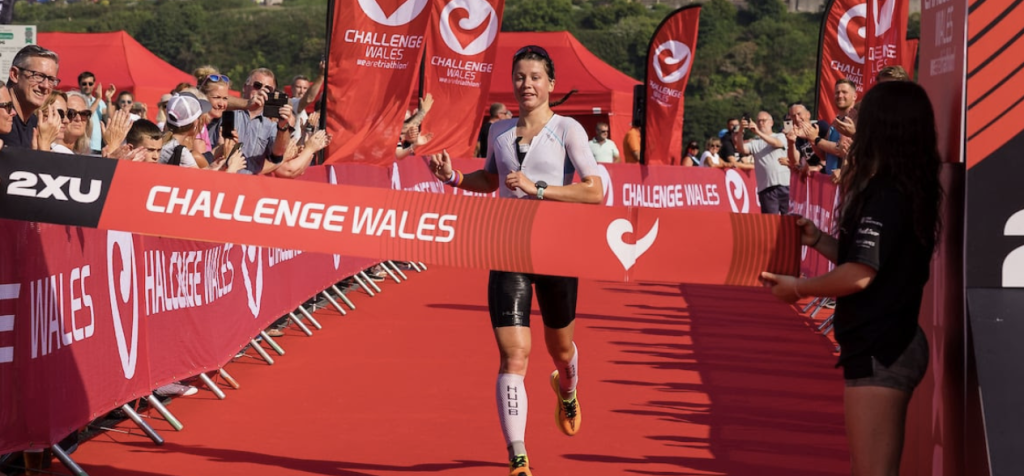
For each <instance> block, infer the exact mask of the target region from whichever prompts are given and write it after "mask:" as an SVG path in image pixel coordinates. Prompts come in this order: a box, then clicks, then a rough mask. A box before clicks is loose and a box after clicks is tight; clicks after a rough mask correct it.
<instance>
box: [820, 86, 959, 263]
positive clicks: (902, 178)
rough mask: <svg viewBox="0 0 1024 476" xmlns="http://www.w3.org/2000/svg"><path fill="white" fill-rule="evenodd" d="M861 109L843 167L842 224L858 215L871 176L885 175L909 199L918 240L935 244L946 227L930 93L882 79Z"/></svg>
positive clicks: (927, 243)
mask: <svg viewBox="0 0 1024 476" xmlns="http://www.w3.org/2000/svg"><path fill="white" fill-rule="evenodd" d="M859 113H860V114H859V116H858V118H857V133H856V136H855V137H854V139H853V144H852V145H851V146H850V151H849V153H848V154H847V158H846V164H845V165H844V166H843V173H842V182H841V185H840V189H841V198H840V200H841V202H840V204H839V215H840V216H839V223H843V222H844V219H845V218H847V217H856V216H858V215H860V211H861V209H862V208H863V205H864V204H863V194H862V193H860V192H862V191H863V190H864V189H865V188H866V187H867V186H868V183H869V182H871V180H872V179H875V178H878V179H885V180H889V181H891V183H893V184H895V186H896V188H897V189H898V190H899V191H900V193H902V194H903V196H904V197H905V199H906V200H909V202H910V209H911V213H912V219H913V230H914V233H915V235H916V236H917V239H918V240H919V241H920V242H921V244H923V245H925V246H932V245H934V244H935V243H936V242H937V239H938V235H939V231H940V230H941V228H942V222H941V219H940V215H939V209H940V207H941V205H942V197H943V192H942V184H941V183H940V182H939V169H940V167H941V165H942V159H941V157H940V156H939V149H938V140H937V138H936V133H935V115H934V113H933V112H932V104H931V101H929V100H928V94H927V93H925V91H924V89H923V88H921V86H918V85H917V84H915V83H912V82H909V81H888V82H884V83H879V84H876V85H875V86H874V87H873V88H871V90H870V91H868V93H867V94H866V95H865V96H864V100H863V101H862V102H861V104H860V110H859Z"/></svg>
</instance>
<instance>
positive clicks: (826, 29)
mask: <svg viewBox="0 0 1024 476" xmlns="http://www.w3.org/2000/svg"><path fill="white" fill-rule="evenodd" d="M908 5H909V2H908V1H907V0H868V1H864V0H831V1H830V2H829V4H828V7H827V9H826V11H827V12H828V14H827V15H826V16H825V18H824V21H823V23H822V29H821V50H820V55H819V56H820V63H819V65H818V91H817V95H816V97H817V102H818V118H819V119H823V120H826V121H831V120H832V119H833V118H835V117H836V108H835V101H834V100H833V96H834V92H835V84H836V81H838V80H840V79H843V78H846V79H849V80H850V81H853V82H854V83H855V84H856V85H857V95H858V96H859V97H864V93H866V92H867V91H868V90H869V89H871V86H874V84H875V76H876V75H877V74H878V71H879V70H881V69H882V68H884V67H886V66H891V65H900V66H903V67H904V69H906V70H907V71H913V63H910V62H911V61H913V59H912V58H907V54H906V46H905V45H906V41H907V40H906V36H907V15H908V8H909V7H908ZM907 63H909V64H907Z"/></svg>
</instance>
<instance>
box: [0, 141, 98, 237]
mask: <svg viewBox="0 0 1024 476" xmlns="http://www.w3.org/2000/svg"><path fill="white" fill-rule="evenodd" d="M117 167H118V161H116V160H110V159H104V158H101V157H86V156H74V157H69V156H67V155H64V154H55V153H52V152H42V151H38V150H29V149H19V148H16V147H4V148H3V150H0V217H2V218H11V219H15V220H27V221H38V222H46V223H56V224H61V225H75V226H85V227H93V228H95V227H96V225H97V224H98V223H99V220H100V215H101V214H102V212H103V204H104V203H105V202H106V199H107V193H108V191H109V189H110V183H111V179H113V177H114V170H115V169H116V168H117Z"/></svg>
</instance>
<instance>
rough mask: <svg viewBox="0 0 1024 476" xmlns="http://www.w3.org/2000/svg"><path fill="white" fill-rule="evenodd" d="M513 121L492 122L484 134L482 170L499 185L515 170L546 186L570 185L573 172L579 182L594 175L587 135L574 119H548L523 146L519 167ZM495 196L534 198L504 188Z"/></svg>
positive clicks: (554, 116)
mask: <svg viewBox="0 0 1024 476" xmlns="http://www.w3.org/2000/svg"><path fill="white" fill-rule="evenodd" d="M516 121H518V119H515V118H513V119H505V120H502V121H498V122H495V123H494V124H491V130H490V132H488V134H487V142H488V143H489V144H490V147H488V148H487V159H486V162H484V170H486V171H487V172H490V173H492V174H497V175H498V177H499V179H500V181H501V182H502V183H504V180H505V177H506V176H507V175H508V174H509V173H510V172H512V171H517V170H522V172H523V173H525V174H526V177H527V178H529V179H530V180H531V181H533V182H535V183H536V182H538V181H541V180H543V181H545V182H547V183H548V185H567V184H570V183H572V176H573V172H576V173H579V175H580V178H585V177H591V176H597V175H598V168H597V161H596V160H594V153H593V152H591V151H590V147H589V146H588V145H587V131H586V130H584V129H583V126H581V125H580V123H578V122H576V120H575V119H572V118H568V117H563V116H559V115H558V114H555V115H553V116H551V120H549V121H548V123H547V124H546V125H544V129H543V130H541V132H540V133H538V134H537V136H536V137H534V138H533V141H532V142H531V143H530V144H524V145H525V146H526V147H524V148H528V149H529V150H528V151H527V152H526V157H525V158H524V159H523V162H522V164H520V163H519V157H518V155H517V153H516V150H517V148H516ZM498 195H499V196H501V197H503V198H534V199H535V198H536V197H534V196H531V195H526V194H525V193H523V191H522V190H519V189H516V190H514V191H513V190H509V188H508V187H505V186H504V185H502V186H500V187H498Z"/></svg>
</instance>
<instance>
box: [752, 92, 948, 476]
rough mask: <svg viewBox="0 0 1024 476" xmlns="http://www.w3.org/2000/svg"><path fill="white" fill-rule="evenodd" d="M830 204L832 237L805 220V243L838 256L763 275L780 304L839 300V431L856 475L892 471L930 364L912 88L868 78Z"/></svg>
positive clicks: (924, 210) (937, 193)
mask: <svg viewBox="0 0 1024 476" xmlns="http://www.w3.org/2000/svg"><path fill="white" fill-rule="evenodd" d="M846 164H847V165H846V167H847V168H844V169H843V176H842V183H841V185H840V194H841V197H840V199H841V202H840V204H839V210H837V212H838V213H837V223H838V224H839V238H838V240H837V239H835V238H833V237H832V236H829V235H828V234H823V233H822V232H821V230H819V229H818V228H817V227H815V226H814V224H813V223H811V222H810V221H809V220H807V219H804V218H801V219H799V220H798V221H797V224H798V226H800V227H801V228H802V232H803V236H802V242H803V245H804V246H810V247H812V248H814V249H815V250H817V251H818V252H819V253H821V254H822V255H823V256H825V257H826V258H828V259H829V260H830V261H832V262H834V263H836V268H835V269H834V270H832V271H831V272H829V273H827V274H825V275H823V276H819V277H816V278H809V279H799V278H796V277H793V276H778V275H774V274H771V273H763V275H762V276H763V277H764V279H765V281H767V282H768V283H770V284H771V286H772V294H774V295H775V296H776V297H778V298H779V299H781V300H783V301H786V302H790V303H792V302H795V301H797V300H799V299H801V298H802V297H803V296H837V297H838V299H837V304H836V314H835V330H836V340H837V341H838V342H839V345H840V346H841V353H840V356H839V362H838V364H837V366H842V367H843V376H844V377H845V378H846V391H845V395H844V401H845V411H846V433H847V438H848V440H849V443H850V455H851V460H852V464H853V474H855V475H896V474H899V464H900V456H901V453H902V449H903V434H904V425H905V422H906V413H907V406H908V404H909V402H910V397H911V394H912V393H913V390H914V388H915V387H916V386H917V385H918V383H920V381H921V379H922V378H923V377H924V373H925V370H926V369H927V367H928V343H927V341H926V340H925V338H924V334H923V332H922V331H921V328H920V327H919V326H918V324H917V319H918V313H919V312H920V309H921V296H922V293H923V291H924V286H925V284H926V283H927V281H928V274H929V265H930V262H931V256H932V253H933V251H934V249H935V243H936V240H937V236H938V233H939V229H940V227H941V223H940V220H939V208H940V204H941V202H942V195H943V193H942V186H941V185H940V183H939V168H940V165H941V159H940V158H939V152H938V146H937V140H936V133H935V118H934V115H933V112H932V107H931V103H930V102H929V100H928V96H927V94H926V93H925V91H924V89H922V88H921V87H920V86H918V85H917V84H914V83H911V82H887V83H882V84H878V85H876V86H875V87H874V88H872V89H871V90H870V91H869V92H868V94H867V95H866V96H865V97H864V101H863V102H862V103H861V109H860V117H859V118H858V120H857V135H856V137H855V138H854V142H853V144H852V146H851V148H850V151H849V154H848V156H847V162H846Z"/></svg>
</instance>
